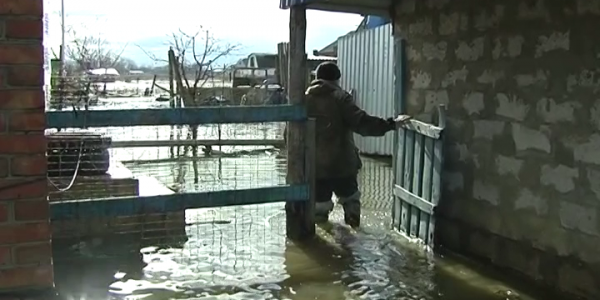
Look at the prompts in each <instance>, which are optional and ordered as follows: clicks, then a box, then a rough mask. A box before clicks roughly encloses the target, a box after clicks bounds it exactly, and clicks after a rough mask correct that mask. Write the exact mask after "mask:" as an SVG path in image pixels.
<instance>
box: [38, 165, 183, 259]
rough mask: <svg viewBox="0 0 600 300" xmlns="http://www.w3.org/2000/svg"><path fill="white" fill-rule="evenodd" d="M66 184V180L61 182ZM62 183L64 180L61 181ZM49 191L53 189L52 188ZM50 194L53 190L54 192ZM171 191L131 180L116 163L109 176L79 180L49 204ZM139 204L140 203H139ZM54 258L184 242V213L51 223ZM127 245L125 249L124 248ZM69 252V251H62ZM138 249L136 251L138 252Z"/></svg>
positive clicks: (142, 180) (148, 181) (153, 182)
mask: <svg viewBox="0 0 600 300" xmlns="http://www.w3.org/2000/svg"><path fill="white" fill-rule="evenodd" d="M65 180H66V181H67V182H68V181H70V179H65ZM61 181H64V180H61ZM52 188H53V187H52ZM54 190H56V189H55V188H54ZM163 194H173V191H171V190H170V189H168V188H167V187H165V186H164V185H163V184H162V183H160V182H159V181H158V180H156V179H155V178H152V177H140V178H134V177H133V174H131V172H130V171H129V170H128V169H127V168H126V167H125V166H123V165H122V164H120V163H115V162H113V163H111V168H110V170H109V174H107V175H103V176H90V177H81V178H78V179H76V181H75V183H74V185H73V187H72V188H71V189H69V190H68V191H65V192H62V193H51V194H50V196H49V200H50V202H58V201H64V200H74V199H89V198H107V197H119V196H121V197H123V196H140V197H144V196H154V195H163ZM140 201H143V200H140ZM51 225H52V237H53V249H54V253H55V258H58V259H59V260H60V259H61V258H68V256H71V254H69V255H61V253H63V254H65V253H71V252H72V250H75V251H79V252H83V250H81V249H79V248H82V247H83V248H89V247H92V248H97V247H102V248H104V247H109V246H111V245H115V246H119V245H120V246H121V247H115V248H121V250H122V251H129V250H131V249H132V248H137V247H143V246H146V245H157V244H172V243H181V242H184V241H186V240H187V235H186V232H185V226H186V220H185V212H184V211H181V212H175V213H158V214H145V215H134V216H127V217H114V218H106V217H98V218H82V219H80V220H64V221H63V220H61V221H58V220H57V221H54V220H53V221H52V223H51ZM125 244H127V246H126V245H125ZM65 249H69V251H66V252H65V251H64V250H65ZM138 249H139V248H138Z"/></svg>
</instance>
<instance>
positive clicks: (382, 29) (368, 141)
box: [338, 24, 399, 156]
mask: <svg viewBox="0 0 600 300" xmlns="http://www.w3.org/2000/svg"><path fill="white" fill-rule="evenodd" d="M338 65H339V67H340V70H341V71H342V74H343V76H342V80H341V85H342V87H343V88H344V89H346V90H348V91H353V94H354V97H355V100H356V102H357V104H358V105H359V106H360V107H361V108H362V109H364V110H365V111H366V112H368V113H370V114H372V115H375V116H380V117H389V116H391V115H392V114H393V113H394V103H395V101H396V100H394V92H395V89H396V88H397V87H395V84H394V38H393V36H392V27H391V25H390V24H387V25H384V26H379V27H376V28H373V29H368V30H362V31H358V32H355V33H351V34H348V35H346V36H343V37H341V38H340V39H339V40H338ZM398 88H399V87H398ZM355 139H356V146H357V147H358V148H359V150H360V151H361V153H363V154H371V155H385V156H391V155H392V153H393V149H394V135H393V134H392V133H388V134H387V135H385V137H383V138H381V137H363V136H360V135H356V138H355Z"/></svg>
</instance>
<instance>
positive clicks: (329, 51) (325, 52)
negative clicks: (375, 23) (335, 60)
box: [313, 16, 368, 57]
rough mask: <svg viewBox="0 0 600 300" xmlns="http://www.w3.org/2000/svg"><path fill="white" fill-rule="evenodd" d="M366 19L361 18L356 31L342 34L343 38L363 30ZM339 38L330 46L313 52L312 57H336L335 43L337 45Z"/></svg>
mask: <svg viewBox="0 0 600 300" xmlns="http://www.w3.org/2000/svg"><path fill="white" fill-rule="evenodd" d="M367 19H368V17H367V16H365V17H364V18H363V20H362V21H361V22H360V24H358V26H357V27H356V29H354V30H352V31H350V32H348V33H346V34H344V35H343V36H346V35H349V34H351V33H353V32H357V31H360V30H363V29H365V28H366V27H367ZM339 38H340V37H338V38H337V39H335V41H333V42H331V44H329V45H327V46H325V48H323V49H321V50H316V49H315V50H313V55H315V56H329V57H337V43H338V39H339Z"/></svg>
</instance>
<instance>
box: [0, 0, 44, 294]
mask: <svg viewBox="0 0 600 300" xmlns="http://www.w3.org/2000/svg"><path fill="white" fill-rule="evenodd" d="M42 35H43V25H42V0H2V1H0V293H2V292H6V291H15V290H22V289H44V288H51V287H53V269H52V253H51V245H50V243H51V230H50V221H49V203H48V200H47V195H48V190H47V189H48V187H47V183H46V157H45V155H46V139H45V137H44V128H45V114H44V106H45V101H44V91H43V84H44V82H43V81H44V80H43V78H44V77H43V76H44V72H43V63H44V56H43V51H44V50H43V46H42Z"/></svg>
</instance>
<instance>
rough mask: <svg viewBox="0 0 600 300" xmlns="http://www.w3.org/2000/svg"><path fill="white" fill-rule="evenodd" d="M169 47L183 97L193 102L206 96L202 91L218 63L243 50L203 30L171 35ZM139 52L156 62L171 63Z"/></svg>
mask: <svg viewBox="0 0 600 300" xmlns="http://www.w3.org/2000/svg"><path fill="white" fill-rule="evenodd" d="M166 45H167V46H169V47H170V49H172V50H173V52H174V54H175V60H176V61H175V63H174V72H175V73H176V76H177V75H180V77H181V85H182V86H181V87H180V92H181V93H182V95H181V96H182V98H184V100H186V99H187V100H188V101H192V102H196V101H197V100H198V98H199V97H201V96H202V95H201V93H200V89H201V88H202V87H204V86H205V84H206V82H207V81H208V80H209V79H210V78H211V76H210V74H211V72H212V70H213V65H214V64H215V62H217V61H218V60H219V59H221V58H223V57H226V56H228V55H230V54H233V52H235V51H236V50H238V49H239V45H237V44H230V43H224V42H222V41H219V40H218V39H216V38H215V37H214V36H213V35H212V34H211V33H210V31H209V30H205V29H204V28H203V27H200V29H199V30H198V31H196V32H195V33H193V34H188V33H186V32H184V31H183V30H178V31H177V32H174V33H172V34H170V35H169V39H168V42H167V43H166ZM138 47H139V46H138ZM139 48H140V49H141V50H142V51H144V53H146V55H148V57H150V58H151V59H153V60H154V61H158V62H165V63H168V62H169V61H168V60H167V59H160V58H158V57H156V56H155V55H153V54H151V53H149V52H147V51H146V50H144V49H143V48H141V47H139ZM177 73H178V74H177Z"/></svg>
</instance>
